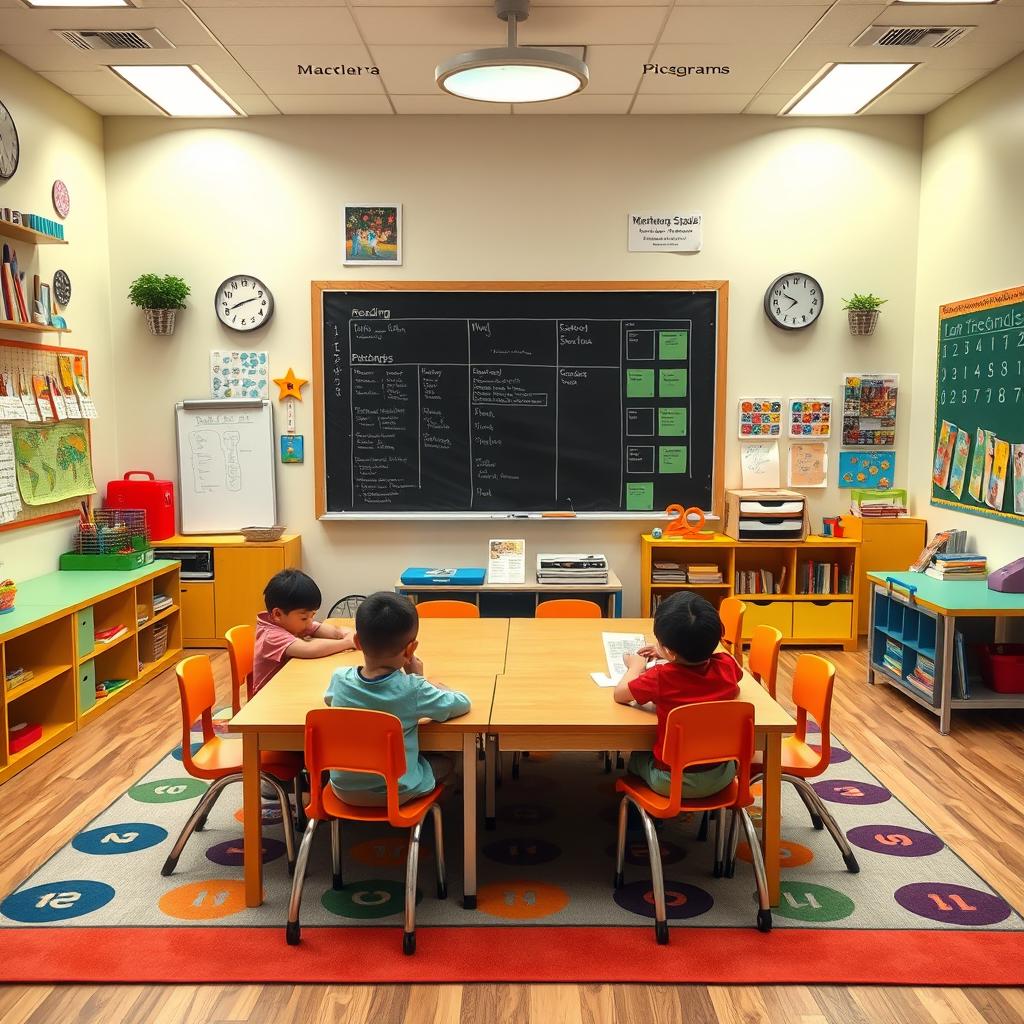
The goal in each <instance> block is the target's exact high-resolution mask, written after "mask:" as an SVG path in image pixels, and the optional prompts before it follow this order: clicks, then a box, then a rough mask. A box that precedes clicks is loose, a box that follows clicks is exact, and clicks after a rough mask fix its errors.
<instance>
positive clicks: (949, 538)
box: [910, 530, 967, 572]
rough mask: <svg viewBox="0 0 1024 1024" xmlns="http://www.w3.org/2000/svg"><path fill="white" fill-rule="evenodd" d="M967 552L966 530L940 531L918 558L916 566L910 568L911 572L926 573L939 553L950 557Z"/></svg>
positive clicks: (915, 562)
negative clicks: (944, 553)
mask: <svg viewBox="0 0 1024 1024" xmlns="http://www.w3.org/2000/svg"><path fill="white" fill-rule="evenodd" d="M966 550H967V531H966V530H940V531H939V532H938V533H937V534H935V536H934V537H932V539H931V540H930V541H928V543H927V544H926V545H925V548H924V550H923V551H922V552H921V554H919V555H918V556H917V559H916V560H915V561H914V564H913V565H912V566H911V567H910V571H911V572H924V571H925V569H927V568H928V566H929V565H931V562H932V559H933V558H934V557H935V555H937V554H939V552H943V551H944V552H946V554H950V555H959V554H962V553H963V552H965V551H966Z"/></svg>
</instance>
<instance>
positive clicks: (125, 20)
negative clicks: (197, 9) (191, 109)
mask: <svg viewBox="0 0 1024 1024" xmlns="http://www.w3.org/2000/svg"><path fill="white" fill-rule="evenodd" d="M139 28H158V29H160V31H161V32H163V34H164V35H165V36H167V38H168V39H169V40H170V41H171V42H172V43H174V44H175V45H176V46H204V45H209V44H210V43H211V42H212V41H213V38H212V36H211V34H210V33H209V32H208V31H207V30H206V29H205V28H204V27H203V25H202V24H201V23H200V22H199V21H197V20H196V18H195V17H193V15H192V14H191V13H190V12H189V11H187V10H184V9H183V8H181V7H180V6H176V7H160V8H153V9H150V10H134V9H132V8H128V7H124V8H106V7H98V8H65V7H56V8H46V9H44V10H28V9H26V8H25V7H20V9H19V10H14V11H7V10H5V11H3V12H2V13H0V39H2V40H3V41H4V44H5V45H6V44H7V43H12V44H27V45H34V46H44V45H46V44H47V43H48V42H50V41H51V40H53V38H54V36H53V31H52V30H53V29H121V30H126V29H139ZM62 45H66V44H62Z"/></svg>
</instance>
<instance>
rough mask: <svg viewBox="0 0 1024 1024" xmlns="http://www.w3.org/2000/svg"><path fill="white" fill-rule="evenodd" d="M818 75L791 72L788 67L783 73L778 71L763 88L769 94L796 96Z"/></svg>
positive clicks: (812, 72) (814, 72)
mask: <svg viewBox="0 0 1024 1024" xmlns="http://www.w3.org/2000/svg"><path fill="white" fill-rule="evenodd" d="M816 74H817V71H804V70H800V71H790V70H789V68H788V67H787V68H783V70H781V71H776V72H775V74H774V75H772V77H771V78H769V79H768V81H767V82H765V83H764V85H763V86H762V88H763V90H764V92H768V93H786V94H787V95H788V96H795V95H796V94H797V93H798V92H799V91H800V90H801V89H802V88H803V87H804V86H805V85H807V83H808V82H810V81H811V79H812V78H814V76H815V75H816Z"/></svg>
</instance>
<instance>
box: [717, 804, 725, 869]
mask: <svg viewBox="0 0 1024 1024" xmlns="http://www.w3.org/2000/svg"><path fill="white" fill-rule="evenodd" d="M723 874H725V812H724V811H723V810H722V809H721V808H719V809H718V810H717V811H715V878H721V877H722V875H723Z"/></svg>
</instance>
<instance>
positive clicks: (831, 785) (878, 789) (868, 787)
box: [811, 779, 892, 804]
mask: <svg viewBox="0 0 1024 1024" xmlns="http://www.w3.org/2000/svg"><path fill="white" fill-rule="evenodd" d="M811 785H812V786H814V790H815V792H816V793H817V794H818V796H820V797H821V799H822V800H828V801H829V803H833V804H884V803H885V801H886V800H891V799H892V793H890V792H889V790H887V789H885V788H883V787H882V786H873V785H872V784H871V783H870V782H860V781H859V780H857V779H825V780H824V781H823V782H812V783H811Z"/></svg>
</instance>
